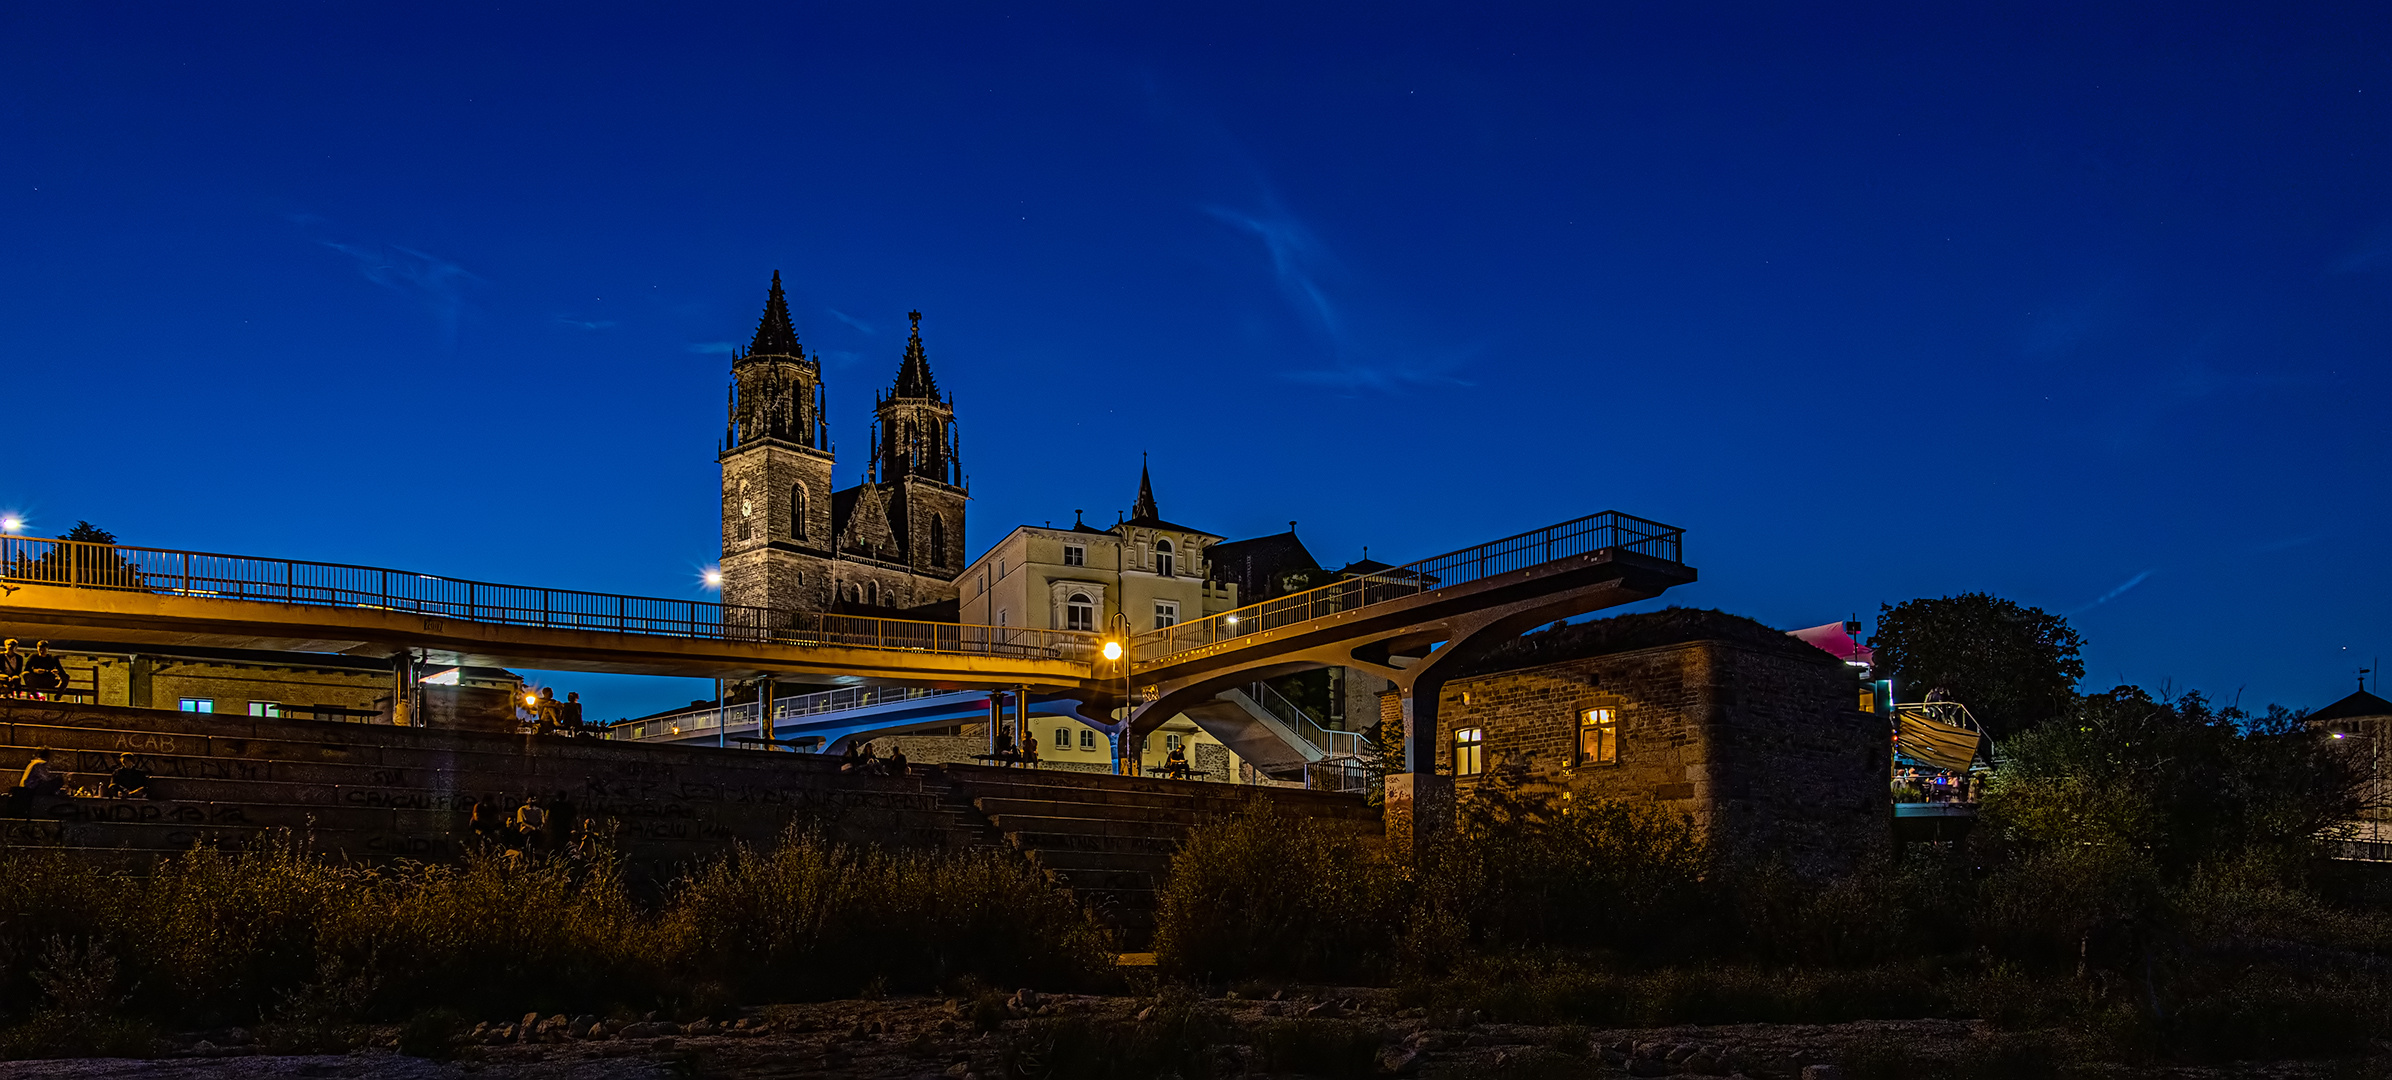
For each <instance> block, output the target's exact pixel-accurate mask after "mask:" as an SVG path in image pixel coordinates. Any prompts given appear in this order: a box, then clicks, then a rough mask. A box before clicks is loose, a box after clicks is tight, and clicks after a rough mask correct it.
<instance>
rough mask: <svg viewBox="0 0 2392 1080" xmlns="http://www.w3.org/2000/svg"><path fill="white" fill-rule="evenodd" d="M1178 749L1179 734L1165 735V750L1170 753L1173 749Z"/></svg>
mask: <svg viewBox="0 0 2392 1080" xmlns="http://www.w3.org/2000/svg"><path fill="white" fill-rule="evenodd" d="M1177 749H1179V736H1177V735H1165V736H1163V752H1165V753H1169V752H1171V751H1173V750H1177Z"/></svg>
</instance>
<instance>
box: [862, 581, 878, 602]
mask: <svg viewBox="0 0 2392 1080" xmlns="http://www.w3.org/2000/svg"><path fill="white" fill-rule="evenodd" d="M867 588H869V589H871V590H872V591H871V592H869V593H866V594H865V595H866V596H867V597H869V599H867V600H866V601H865V603H868V604H871V605H872V606H873V607H879V606H880V582H877V581H875V582H873V583H872V584H871V585H869V586H867Z"/></svg>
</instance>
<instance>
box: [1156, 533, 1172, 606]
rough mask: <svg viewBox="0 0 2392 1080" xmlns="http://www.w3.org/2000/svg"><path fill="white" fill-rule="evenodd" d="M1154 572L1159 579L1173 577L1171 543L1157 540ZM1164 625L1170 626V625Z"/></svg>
mask: <svg viewBox="0 0 2392 1080" xmlns="http://www.w3.org/2000/svg"><path fill="white" fill-rule="evenodd" d="M1154 572H1155V574H1156V575H1157V576H1159V577H1170V576H1171V541H1169V540H1157V541H1155V545H1154ZM1163 625H1165V626H1169V625H1171V624H1170V623H1164V624H1163Z"/></svg>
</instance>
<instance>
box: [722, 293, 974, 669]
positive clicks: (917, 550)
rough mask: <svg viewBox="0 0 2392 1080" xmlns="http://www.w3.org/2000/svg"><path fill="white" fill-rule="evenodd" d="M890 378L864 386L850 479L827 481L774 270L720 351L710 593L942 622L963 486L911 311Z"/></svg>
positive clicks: (948, 413) (820, 404) (797, 607)
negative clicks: (867, 429)
mask: <svg viewBox="0 0 2392 1080" xmlns="http://www.w3.org/2000/svg"><path fill="white" fill-rule="evenodd" d="M911 318H912V320H913V332H912V334H911V335H910V337H909V338H908V339H907V341H906V345H905V355H904V357H903V358H902V359H901V360H900V361H899V363H898V368H897V379H896V382H895V383H894V384H893V385H892V386H891V387H889V389H887V390H886V391H883V392H880V393H877V394H875V395H874V401H873V413H874V423H873V427H872V434H871V443H870V446H871V456H870V459H869V461H870V463H869V464H868V465H867V467H866V471H865V476H864V482H863V483H860V484H857V485H854V486H852V487H848V488H845V489H834V487H833V486H832V485H833V481H832V468H833V466H834V465H835V464H836V463H837V458H836V456H835V453H834V450H833V445H832V443H831V440H830V421H829V419H828V418H827V417H826V416H825V415H824V413H825V405H826V402H827V395H826V393H825V391H824V388H823V384H822V364H821V362H820V361H819V360H818V359H817V358H815V357H812V356H808V355H807V354H806V352H805V348H804V347H803V346H802V345H800V344H799V342H798V340H797V328H796V326H795V325H794V324H793V323H792V322H791V320H790V317H789V303H788V299H787V298H786V297H785V296H784V295H783V293H782V291H781V275H780V274H779V273H777V272H776V273H774V274H773V277H772V288H771V291H770V293H769V294H768V295H767V297H766V299H765V303H764V316H763V318H762V319H760V320H758V322H757V325H756V334H755V337H754V339H753V340H752V341H751V342H750V343H749V345H748V347H747V348H746V349H745V350H743V351H741V352H738V353H736V354H734V355H733V356H732V360H731V390H730V406H729V417H728V420H727V422H726V425H725V428H724V432H723V440H722V443H721V446H720V448H719V452H718V455H717V456H718V459H719V460H720V461H721V463H722V477H723V536H722V543H723V547H722V552H723V554H722V575H723V586H722V597H723V603H725V604H730V605H736V606H743V607H761V608H772V609H776V610H781V611H805V612H845V613H854V614H871V615H884V616H902V617H911V618H922V619H935V620H941V621H950V622H951V621H953V620H954V619H955V610H956V604H955V599H956V588H955V580H956V578H957V576H958V575H960V574H961V573H962V572H963V567H964V557H963V550H964V549H963V543H964V504H965V502H966V500H967V499H968V498H969V497H970V491H969V488H968V487H967V486H966V484H965V483H964V477H963V463H962V455H961V450H960V447H961V444H960V442H959V441H958V439H957V436H956V429H955V402H954V399H953V398H951V397H942V396H941V395H940V393H939V389H938V382H937V380H936V379H934V378H933V377H932V376H931V373H930V360H929V357H928V355H927V354H926V353H925V352H924V351H923V348H922V313H921V312H918V311H917V312H913V313H912V314H911Z"/></svg>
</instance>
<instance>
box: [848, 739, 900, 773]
mask: <svg viewBox="0 0 2392 1080" xmlns="http://www.w3.org/2000/svg"><path fill="white" fill-rule="evenodd" d="M911 768H912V765H911V764H910V763H908V762H907V761H906V760H905V747H902V746H899V745H897V744H896V743H894V742H891V743H890V744H889V756H887V757H882V756H880V754H879V753H878V752H877V751H875V750H874V749H873V746H872V744H871V743H868V742H865V743H852V742H851V743H848V744H847V753H845V754H842V755H840V757H839V771H840V772H843V773H861V774H863V775H866V776H904V775H905V774H906V772H907V770H909V769H911Z"/></svg>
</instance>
